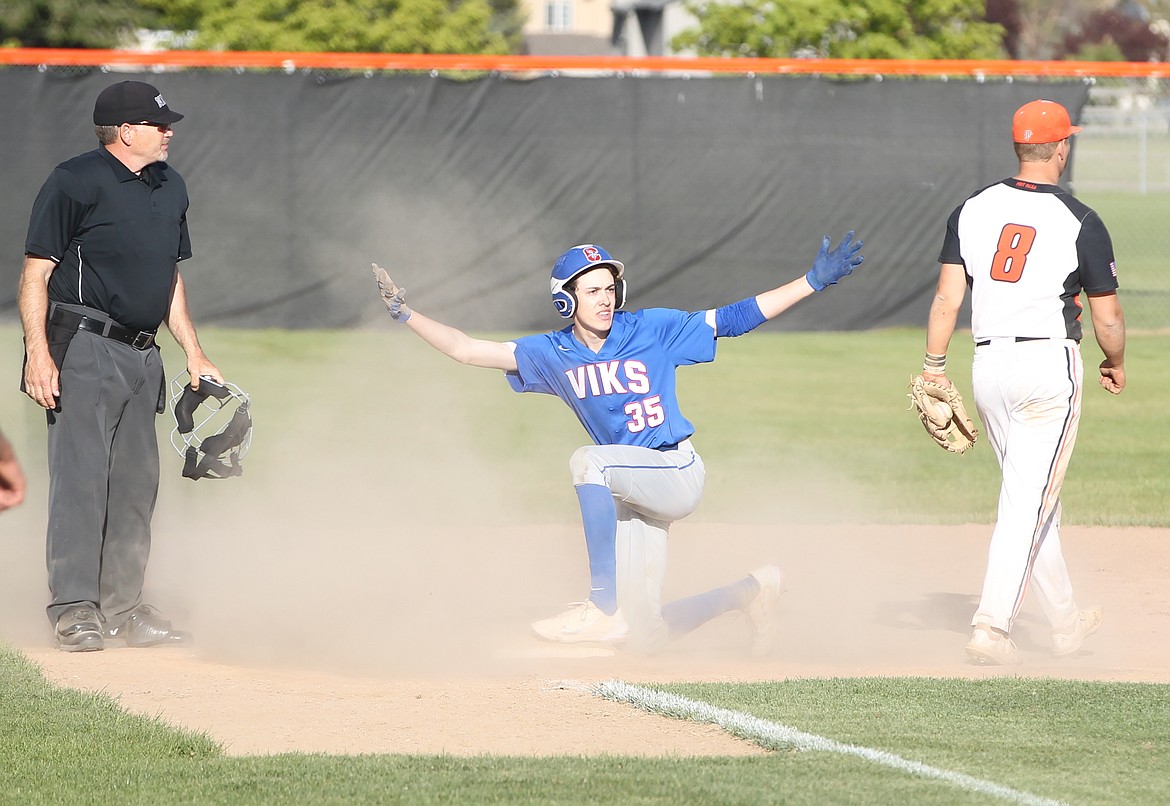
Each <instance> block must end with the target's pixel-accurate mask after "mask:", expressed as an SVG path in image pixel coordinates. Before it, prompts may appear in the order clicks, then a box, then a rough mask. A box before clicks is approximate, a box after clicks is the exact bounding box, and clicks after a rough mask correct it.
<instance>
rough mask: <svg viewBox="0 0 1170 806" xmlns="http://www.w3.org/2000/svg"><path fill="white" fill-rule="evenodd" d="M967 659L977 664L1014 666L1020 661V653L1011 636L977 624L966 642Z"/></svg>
mask: <svg viewBox="0 0 1170 806" xmlns="http://www.w3.org/2000/svg"><path fill="white" fill-rule="evenodd" d="M967 660H968V661H970V662H971V663H974V664H976V665H979V666H1015V665H1017V664H1019V663H1020V653H1019V651H1018V650H1017V649H1016V642H1015V641H1013V640H1012V639H1011V638H1009V637H1007V636H1006V635H1004V634H1003V633H1000V632H996V631H995V630H993V629H991V627H989V626H988V625H986V624H977V625H976V626H975V631H974V632H973V633H971V641H970V643H968V644H967Z"/></svg>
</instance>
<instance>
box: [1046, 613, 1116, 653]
mask: <svg viewBox="0 0 1170 806" xmlns="http://www.w3.org/2000/svg"><path fill="white" fill-rule="evenodd" d="M1104 618H1105V612H1104V611H1103V610H1102V609H1101V606H1100V605H1094V606H1093V607H1089V608H1086V609H1084V610H1078V611H1077V612H1076V613H1074V614H1073V617H1072V618H1071V619H1069V620H1068V623H1066V624H1065V625H1064V627H1062V628H1060V629H1057V630H1053V631H1052V654H1053V655H1056V656H1057V657H1058V658H1059V657H1063V656H1065V655H1071V654H1073V653H1074V652H1076V651H1077V650H1078V649H1080V648H1081V644H1083V643H1085V639H1086V638H1088V637H1089V636H1090V635H1092V634H1093V633H1095V632H1097V630H1099V629H1100V628H1101V621H1102V620H1103V619H1104Z"/></svg>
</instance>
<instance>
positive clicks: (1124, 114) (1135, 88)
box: [1072, 78, 1170, 330]
mask: <svg viewBox="0 0 1170 806" xmlns="http://www.w3.org/2000/svg"><path fill="white" fill-rule="evenodd" d="M1080 122H1081V124H1082V125H1083V126H1084V128H1085V130H1084V131H1083V132H1082V133H1081V134H1079V135H1077V137H1076V138H1075V141H1076V145H1075V151H1074V155H1073V172H1074V173H1073V182H1072V186H1073V189H1074V191H1075V192H1076V194H1077V196H1078V197H1080V198H1081V199H1083V200H1084V201H1085V203H1086V204H1088V205H1089V206H1091V207H1093V208H1094V209H1096V210H1097V211H1098V212H1099V213H1100V214H1101V217H1102V218H1103V219H1104V221H1105V224H1106V225H1107V226H1108V228H1109V231H1110V233H1111V234H1112V236H1113V244H1114V250H1115V251H1116V253H1117V271H1118V278H1119V281H1120V283H1121V292H1120V296H1121V300H1122V305H1123V307H1124V308H1125V313H1126V320H1127V324H1128V326H1129V327H1130V329H1134V330H1143V329H1159V330H1161V329H1167V328H1170V265H1168V261H1170V226H1167V217H1168V216H1170V80H1167V79H1146V78H1140V79H1139V78H1133V79H1103V80H1099V81H1095V82H1093V84H1092V87H1091V88H1090V91H1089V102H1088V104H1087V105H1086V106H1085V109H1084V111H1083V114H1082V117H1081V121H1080Z"/></svg>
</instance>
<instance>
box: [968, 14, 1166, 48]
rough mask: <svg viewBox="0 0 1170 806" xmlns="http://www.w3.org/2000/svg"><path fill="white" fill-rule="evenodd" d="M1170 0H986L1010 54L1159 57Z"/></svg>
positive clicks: (1164, 42) (990, 15)
mask: <svg viewBox="0 0 1170 806" xmlns="http://www.w3.org/2000/svg"><path fill="white" fill-rule="evenodd" d="M1168 17H1170V0H987V20H988V21H989V22H996V23H999V24H1000V25H1002V26H1003V27H1004V32H1005V33H1004V49H1005V50H1006V51H1007V52H1008V55H1010V56H1011V57H1012V58H1013V59H1041V60H1043V59H1073V58H1075V59H1084V60H1086V61H1120V60H1125V61H1139V62H1140V61H1148V60H1150V59H1156V60H1158V61H1161V60H1162V59H1165V58H1166V56H1167V53H1166V41H1165V40H1166V37H1165V31H1166V29H1167V23H1166V20H1167V18H1168Z"/></svg>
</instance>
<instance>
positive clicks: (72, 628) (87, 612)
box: [57, 607, 106, 652]
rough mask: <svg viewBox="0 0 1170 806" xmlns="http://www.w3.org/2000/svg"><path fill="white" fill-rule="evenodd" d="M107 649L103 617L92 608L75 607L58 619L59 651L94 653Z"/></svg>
mask: <svg viewBox="0 0 1170 806" xmlns="http://www.w3.org/2000/svg"><path fill="white" fill-rule="evenodd" d="M105 648H106V642H105V639H104V638H102V625H101V617H100V616H99V615H98V612H97V611H96V610H94V609H93V608H92V607H74V608H72V609H70V610H66V611H65V612H64V613H62V614H61V616H60V618H58V619H57V649H60V650H61V651H63V652H94V651H96V650H99V649H105Z"/></svg>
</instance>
